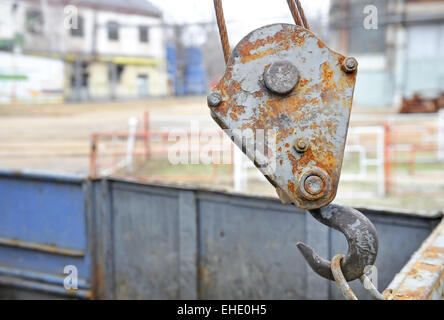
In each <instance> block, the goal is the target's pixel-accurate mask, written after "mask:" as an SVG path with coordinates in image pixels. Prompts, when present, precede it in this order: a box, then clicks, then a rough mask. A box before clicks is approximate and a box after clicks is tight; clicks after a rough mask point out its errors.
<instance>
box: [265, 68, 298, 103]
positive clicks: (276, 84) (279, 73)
mask: <svg viewBox="0 0 444 320" xmlns="http://www.w3.org/2000/svg"><path fill="white" fill-rule="evenodd" d="M298 81H299V72H298V70H297V69H296V67H295V66H294V65H293V64H292V63H291V62H289V61H278V62H275V63H273V64H272V65H271V66H270V68H268V69H267V70H265V72H264V82H265V86H266V87H267V89H268V90H270V91H271V92H273V93H276V94H281V95H284V94H288V93H290V92H291V91H292V90H293V89H294V87H295V86H296V84H297V83H298Z"/></svg>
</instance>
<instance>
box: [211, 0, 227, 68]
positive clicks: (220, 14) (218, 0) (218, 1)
mask: <svg viewBox="0 0 444 320" xmlns="http://www.w3.org/2000/svg"><path fill="white" fill-rule="evenodd" d="M213 2H214V10H215V11H216V20H217V26H218V28H219V35H220V41H221V43H222V50H223V52H224V58H225V64H227V62H228V58H229V57H230V54H231V49H230V43H229V42H228V33H227V26H226V25H225V18H224V11H223V9H222V0H213Z"/></svg>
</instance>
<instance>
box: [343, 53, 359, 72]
mask: <svg viewBox="0 0 444 320" xmlns="http://www.w3.org/2000/svg"><path fill="white" fill-rule="evenodd" d="M342 70H344V72H346V73H353V72H356V71H357V70H358V60H356V59H355V58H353V57H347V58H345V59H344V61H343V62H342Z"/></svg>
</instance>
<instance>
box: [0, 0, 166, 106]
mask: <svg viewBox="0 0 444 320" xmlns="http://www.w3.org/2000/svg"><path fill="white" fill-rule="evenodd" d="M0 14H1V15H2V19H1V20H2V24H1V25H0V47H1V48H0V50H5V51H8V50H9V51H11V52H15V54H16V55H17V54H19V55H21V54H24V55H32V56H43V57H46V58H53V59H58V60H62V61H63V62H64V66H65V68H64V69H65V72H64V73H65V74H64V78H65V79H64V83H65V88H64V96H65V97H66V99H67V100H74V101H79V100H109V99H113V100H114V99H136V98H145V97H151V96H163V95H166V94H167V70H166V49H165V41H164V32H163V29H162V28H161V26H162V12H161V11H160V10H158V9H157V8H156V7H154V6H153V5H151V4H150V3H149V2H148V1H145V0H2V3H1V13H0ZM17 51H18V52H17Z"/></svg>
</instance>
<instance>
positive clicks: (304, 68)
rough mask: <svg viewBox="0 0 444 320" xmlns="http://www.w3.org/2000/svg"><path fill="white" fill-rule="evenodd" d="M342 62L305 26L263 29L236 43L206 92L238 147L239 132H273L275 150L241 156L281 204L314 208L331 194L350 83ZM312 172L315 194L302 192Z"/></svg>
mask: <svg viewBox="0 0 444 320" xmlns="http://www.w3.org/2000/svg"><path fill="white" fill-rule="evenodd" d="M344 60H345V57H344V56H342V55H340V54H338V53H335V52H333V51H331V50H330V49H329V48H327V47H326V45H325V44H324V42H322V41H321V40H320V39H318V38H317V37H316V36H315V35H314V34H313V33H311V32H310V31H308V30H306V29H303V28H301V27H299V26H296V25H289V24H274V25H270V26H265V27H262V28H259V29H257V30H255V31H253V32H251V33H250V34H249V35H247V36H246V37H245V38H244V39H243V40H242V41H241V42H240V43H239V44H238V45H237V46H236V48H235V49H234V50H233V52H232V54H231V56H230V59H229V60H228V64H227V70H226V72H225V75H224V77H223V78H222V80H221V81H220V82H219V84H218V85H217V86H216V87H215V89H214V90H213V92H212V93H211V95H210V96H211V97H212V98H211V99H209V101H210V102H211V103H210V104H209V105H210V107H211V115H212V117H213V118H214V119H215V121H216V122H217V123H218V124H219V125H220V126H221V127H222V128H223V129H227V132H228V133H229V135H230V136H231V137H232V138H233V140H234V142H235V143H236V144H237V145H238V146H239V147H242V141H243V139H242V134H243V132H245V130H252V131H253V132H256V131H257V130H258V129H263V130H265V131H267V132H270V131H272V130H274V131H275V132H276V150H273V148H268V149H266V150H263V151H262V152H261V151H260V150H259V151H258V150H257V149H256V150H248V149H247V150H246V151H245V152H246V154H247V156H248V157H249V158H250V159H251V160H252V161H254V162H255V164H256V166H257V167H258V169H259V170H261V172H262V173H263V174H264V175H265V176H266V177H267V178H268V180H269V181H270V182H271V183H272V184H273V185H274V186H275V187H277V188H278V189H280V190H278V191H279V192H278V193H279V195H280V197H281V199H282V200H283V201H286V200H288V199H289V200H291V202H293V203H294V204H295V205H297V206H298V207H300V208H304V209H316V208H320V207H322V206H325V205H327V204H328V203H330V202H331V201H332V200H333V199H334V197H335V195H336V189H337V185H338V181H339V176H340V171H341V165H342V160H343V151H344V146H345V140H346V135H347V129H348V123H349V117H350V111H351V106H352V98H353V90H354V85H355V80H356V72H352V73H348V72H344V70H343V63H344ZM283 66H285V67H283ZM293 67H294V68H293ZM285 70H286V71H285ZM284 71H285V72H284ZM294 84H295V85H294ZM267 87H268V88H270V89H271V90H269V89H267ZM292 87H294V88H293V89H292V90H290V89H291V88H292ZM287 92H288V93H287ZM215 95H219V96H220V97H221V102H220V103H219V102H218V103H213V102H214V101H215V99H213V97H215ZM300 139H304V140H305V141H306V142H307V143H308V144H309V147H308V149H307V150H306V151H305V152H303V153H300V152H298V151H297V150H295V148H294V146H295V144H296V142H297V141H298V140H300ZM271 162H275V163H271ZM270 168H272V169H270ZM312 175H314V176H320V177H321V179H322V190H320V192H319V193H318V194H317V195H316V197H313V196H312V195H309V193H308V192H306V190H305V189H304V185H305V184H304V179H305V178H306V177H309V176H312ZM307 194H308V195H307ZM287 198H288V199H287Z"/></svg>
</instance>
